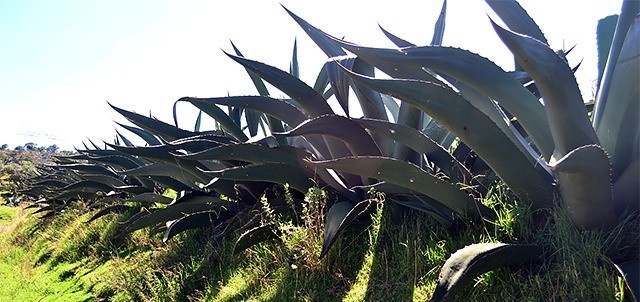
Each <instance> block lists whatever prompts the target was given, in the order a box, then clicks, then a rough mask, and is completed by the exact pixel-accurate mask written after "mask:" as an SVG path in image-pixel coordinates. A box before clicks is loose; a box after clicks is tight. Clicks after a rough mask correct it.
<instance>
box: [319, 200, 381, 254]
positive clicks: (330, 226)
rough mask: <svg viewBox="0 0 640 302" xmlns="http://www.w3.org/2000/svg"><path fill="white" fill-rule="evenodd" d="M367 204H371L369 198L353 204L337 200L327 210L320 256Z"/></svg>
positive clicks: (325, 252) (327, 250)
mask: <svg viewBox="0 0 640 302" xmlns="http://www.w3.org/2000/svg"><path fill="white" fill-rule="evenodd" d="M369 204H371V200H363V201H361V202H359V203H357V204H356V205H355V206H354V205H352V204H350V203H348V202H338V203H336V204H334V205H333V206H331V208H330V209H329V211H328V212H327V217H325V222H324V239H323V241H322V251H320V258H323V257H324V256H325V255H326V254H327V252H329V249H330V248H331V246H332V245H333V243H334V242H335V241H336V239H337V238H338V235H340V233H342V231H343V230H344V229H345V228H346V227H347V226H348V225H349V224H351V222H353V221H354V220H355V219H356V218H358V216H360V215H361V214H362V213H363V212H364V211H365V210H366V209H367V208H368V207H369Z"/></svg>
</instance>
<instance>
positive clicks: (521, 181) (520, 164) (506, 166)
mask: <svg viewBox="0 0 640 302" xmlns="http://www.w3.org/2000/svg"><path fill="white" fill-rule="evenodd" d="M351 76H352V78H353V79H354V80H355V81H357V82H361V83H362V84H363V85H367V86H369V87H371V88H372V89H375V90H377V91H380V92H381V93H386V94H389V95H393V96H395V97H397V98H400V99H401V100H403V101H405V102H408V103H410V104H412V105H413V106H416V107H417V108H420V109H421V110H423V111H425V112H426V113H427V114H428V115H429V116H432V117H433V118H435V119H436V120H438V121H439V122H440V123H442V125H443V126H445V127H446V128H447V129H449V130H450V131H451V132H452V133H454V134H455V135H456V136H458V137H459V138H460V140H462V141H463V142H464V143H465V144H467V145H468V146H469V147H471V148H472V149H473V150H475V152H476V153H477V154H478V155H479V156H480V157H481V158H482V159H483V160H484V161H485V162H486V163H487V164H488V165H489V166H490V167H491V169H492V170H493V171H495V172H496V174H498V175H499V176H500V178H502V180H503V181H505V183H506V184H507V185H508V186H509V187H510V188H511V189H512V190H513V191H514V193H515V194H517V196H518V197H519V198H520V199H521V200H523V201H526V202H530V203H532V205H533V208H540V207H548V206H550V205H552V204H553V200H554V193H555V188H554V186H553V184H552V179H553V178H552V177H551V175H550V173H549V172H548V171H546V170H542V166H543V165H538V167H536V166H534V165H532V164H531V163H530V158H529V157H528V156H527V155H525V154H524V153H523V152H521V151H520V149H519V148H518V147H517V146H516V145H514V144H513V142H511V140H510V139H509V138H508V137H507V136H506V135H505V134H504V133H503V132H502V131H501V130H500V129H498V127H497V126H496V124H495V123H494V122H493V121H491V119H489V117H487V116H486V115H485V114H483V113H482V112H480V111H479V110H478V109H477V108H475V107H473V106H472V105H471V104H469V102H468V101H466V100H465V99H464V98H462V96H460V95H459V94H457V93H456V92H454V91H453V90H451V89H449V88H447V87H444V86H439V85H436V84H433V83H425V82H422V81H411V80H393V79H391V80H381V79H371V78H367V77H362V76H359V75H355V74H351ZM460 116H464V117H465V118H464V119H460ZM545 168H546V167H545ZM425 195H427V194H425ZM431 197H433V196H431ZM436 199H437V198H436ZM438 200H439V199H438Z"/></svg>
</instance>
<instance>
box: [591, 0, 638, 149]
mask: <svg viewBox="0 0 640 302" xmlns="http://www.w3.org/2000/svg"><path fill="white" fill-rule="evenodd" d="M639 12H640V2H638V1H635V0H624V1H622V9H621V12H620V16H619V17H618V23H617V24H616V31H615V33H614V34H613V41H612V42H611V49H610V50H609V57H608V58H607V65H606V67H605V69H604V75H603V76H602V78H601V80H600V86H598V94H597V95H596V107H595V109H594V110H593V121H592V123H593V128H595V129H596V131H597V130H598V129H599V128H600V122H601V119H602V117H603V116H602V115H603V113H604V110H605V108H606V107H608V105H607V103H608V100H609V98H610V97H611V96H610V95H609V94H610V92H609V91H615V90H614V89H612V87H611V85H612V84H613V83H616V82H617V81H620V80H621V79H616V80H614V79H613V74H614V72H615V70H616V69H617V66H618V61H619V56H620V52H621V51H622V48H623V45H624V43H625V41H626V40H627V39H629V40H630V41H629V43H628V45H629V46H628V47H629V48H633V46H634V44H633V43H635V46H636V49H637V44H638V34H637V33H636V34H635V35H634V34H629V33H630V32H631V31H630V28H631V25H632V24H633V23H638V22H637V18H636V16H637V15H638V13H639ZM634 20H635V21H634ZM635 27H637V25H636V26H635ZM635 31H636V32H637V29H635ZM630 51H631V49H630ZM632 52H633V51H632ZM636 54H637V52H636ZM630 58H632V57H630ZM636 60H637V57H636ZM627 64H628V67H627V68H629V67H631V65H632V64H634V63H633V62H628V63H627ZM635 64H636V65H637V64H638V63H637V61H636V63H635ZM620 74H626V72H621V73H620ZM635 76H637V74H635ZM619 77H620V76H618V78H619ZM633 83H636V84H637V83H638V82H637V81H636V82H633ZM627 85H628V84H623V86H622V87H628V86H627ZM634 85H635V84H634ZM636 86H637V85H636ZM612 100H613V101H614V102H619V100H618V99H616V98H612ZM614 107H616V106H614ZM636 112H637V111H636ZM615 118H617V117H614V119H615ZM605 149H607V150H609V149H608V148H607V147H605Z"/></svg>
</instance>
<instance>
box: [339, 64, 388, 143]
mask: <svg viewBox="0 0 640 302" xmlns="http://www.w3.org/2000/svg"><path fill="white" fill-rule="evenodd" d="M343 67H344V65H343ZM352 71H353V72H355V73H357V74H362V75H366V76H371V77H373V76H374V75H375V70H374V67H373V65H371V64H369V63H368V62H366V61H364V60H362V59H360V58H357V57H356V59H355V63H354V64H353V69H352ZM352 85H353V91H354V93H355V94H356V97H357V98H358V102H359V103H360V107H361V108H362V114H363V116H364V117H367V118H373V119H378V120H385V121H388V120H389V118H388V117H387V111H386V110H385V103H384V101H383V100H382V96H381V95H380V93H379V92H377V91H374V90H371V89H369V88H367V87H365V86H362V85H359V84H358V83H353V82H352ZM396 105H397V104H396ZM374 138H375V137H374ZM376 141H377V140H376Z"/></svg>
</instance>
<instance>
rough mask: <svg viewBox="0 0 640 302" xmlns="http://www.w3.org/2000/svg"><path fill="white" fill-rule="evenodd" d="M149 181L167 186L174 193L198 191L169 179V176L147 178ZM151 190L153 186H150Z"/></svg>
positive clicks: (171, 178)
mask: <svg viewBox="0 0 640 302" xmlns="http://www.w3.org/2000/svg"><path fill="white" fill-rule="evenodd" d="M148 178H149V180H151V181H153V182H157V183H159V184H162V185H164V186H167V187H168V188H171V189H173V190H174V191H178V192H180V191H184V190H193V189H199V188H194V186H190V185H187V184H185V183H183V182H181V181H179V180H177V179H175V178H173V177H169V176H159V175H152V176H149V177H148ZM140 179H142V180H144V178H140ZM151 188H153V186H151Z"/></svg>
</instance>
